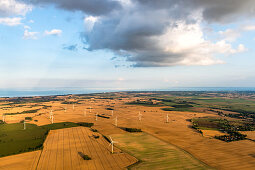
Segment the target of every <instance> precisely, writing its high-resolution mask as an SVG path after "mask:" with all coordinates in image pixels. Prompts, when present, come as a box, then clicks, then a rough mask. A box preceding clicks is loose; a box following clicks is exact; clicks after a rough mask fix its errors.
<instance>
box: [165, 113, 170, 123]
mask: <svg viewBox="0 0 255 170" xmlns="http://www.w3.org/2000/svg"><path fill="white" fill-rule="evenodd" d="M168 119H169V116H168V114H167V115H166V123H168V122H169V120H168Z"/></svg>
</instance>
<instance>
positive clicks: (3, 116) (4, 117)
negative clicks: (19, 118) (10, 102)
mask: <svg viewBox="0 0 255 170" xmlns="http://www.w3.org/2000/svg"><path fill="white" fill-rule="evenodd" d="M2 117H3V118H2V119H3V123H4V122H5V114H3V115H2Z"/></svg>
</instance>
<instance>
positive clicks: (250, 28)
mask: <svg viewBox="0 0 255 170" xmlns="http://www.w3.org/2000/svg"><path fill="white" fill-rule="evenodd" d="M242 29H243V30H244V31H255V25H246V26H244V27H243V28H242Z"/></svg>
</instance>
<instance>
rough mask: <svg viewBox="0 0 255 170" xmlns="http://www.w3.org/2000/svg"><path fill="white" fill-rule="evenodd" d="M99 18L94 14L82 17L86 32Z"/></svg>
mask: <svg viewBox="0 0 255 170" xmlns="http://www.w3.org/2000/svg"><path fill="white" fill-rule="evenodd" d="M98 20H99V17H94V16H88V17H85V18H84V24H85V29H86V31H87V32H90V31H91V30H92V29H93V27H94V24H95V23H96V22H97V21H98Z"/></svg>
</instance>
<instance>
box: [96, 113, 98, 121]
mask: <svg viewBox="0 0 255 170" xmlns="http://www.w3.org/2000/svg"><path fill="white" fill-rule="evenodd" d="M97 115H98V113H96V121H97Z"/></svg>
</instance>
